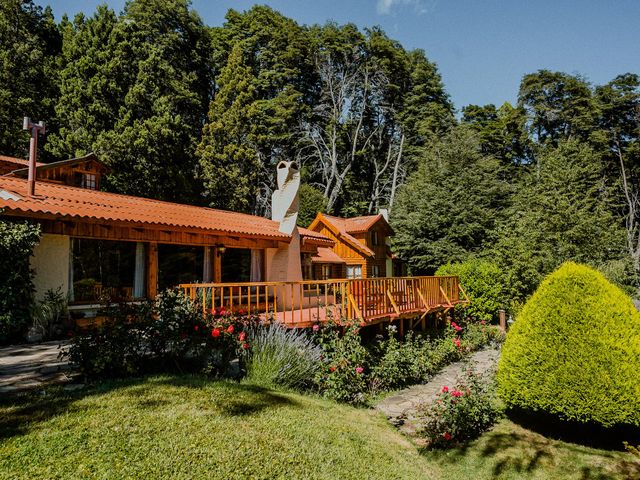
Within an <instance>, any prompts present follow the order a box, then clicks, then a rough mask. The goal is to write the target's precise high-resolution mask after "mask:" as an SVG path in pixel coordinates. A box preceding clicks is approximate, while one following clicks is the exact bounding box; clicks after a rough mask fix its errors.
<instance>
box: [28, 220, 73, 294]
mask: <svg viewBox="0 0 640 480" xmlns="http://www.w3.org/2000/svg"><path fill="white" fill-rule="evenodd" d="M70 255H71V239H70V237H68V236H66V235H52V234H48V233H45V234H43V235H42V238H41V239H40V243H39V244H38V245H36V247H35V248H34V249H33V256H32V257H31V268H32V269H33V270H34V273H35V278H34V284H35V287H36V299H38V300H41V299H42V297H43V296H44V293H45V292H46V291H47V290H49V289H52V290H56V289H57V288H58V287H61V288H62V292H63V293H64V294H65V295H67V293H68V292H69V256H70Z"/></svg>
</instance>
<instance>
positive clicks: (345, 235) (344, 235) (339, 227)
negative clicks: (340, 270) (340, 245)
mask: <svg viewBox="0 0 640 480" xmlns="http://www.w3.org/2000/svg"><path fill="white" fill-rule="evenodd" d="M345 220H346V219H345V218H340V217H332V216H330V215H324V214H322V213H318V215H317V216H316V218H315V220H314V221H313V222H312V223H311V225H309V229H311V230H315V229H316V228H318V226H319V225H320V224H321V223H322V224H323V225H325V226H326V227H327V228H328V229H329V230H331V231H332V232H333V234H334V235H335V236H336V237H338V238H341V239H343V240H344V241H345V242H346V243H348V244H349V245H351V246H352V247H353V248H355V249H356V250H357V251H359V252H360V253H362V254H363V255H364V256H366V257H373V256H375V253H374V251H373V250H371V249H370V248H369V247H367V246H366V245H365V244H364V243H362V242H360V241H359V240H358V239H357V238H355V237H354V236H353V235H351V234H350V233H349V232H348V231H347V228H348V224H347V222H345ZM354 233H355V232H354Z"/></svg>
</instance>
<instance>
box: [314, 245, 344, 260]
mask: <svg viewBox="0 0 640 480" xmlns="http://www.w3.org/2000/svg"><path fill="white" fill-rule="evenodd" d="M311 261H312V262H313V263H346V262H345V261H344V260H343V259H342V258H340V257H339V256H338V254H337V253H335V252H334V251H333V250H331V249H330V248H326V247H322V248H319V249H318V253H316V254H315V255H314V256H313V257H311Z"/></svg>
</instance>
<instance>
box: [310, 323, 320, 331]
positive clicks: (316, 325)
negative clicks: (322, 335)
mask: <svg viewBox="0 0 640 480" xmlns="http://www.w3.org/2000/svg"><path fill="white" fill-rule="evenodd" d="M312 330H313V331H314V332H317V331H319V330H320V325H318V324H317V323H316V324H315V325H314V326H313V327H312Z"/></svg>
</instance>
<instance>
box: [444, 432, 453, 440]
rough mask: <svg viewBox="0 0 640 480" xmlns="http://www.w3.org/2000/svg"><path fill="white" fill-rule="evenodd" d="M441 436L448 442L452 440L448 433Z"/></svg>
mask: <svg viewBox="0 0 640 480" xmlns="http://www.w3.org/2000/svg"><path fill="white" fill-rule="evenodd" d="M442 436H443V437H444V439H445V440H447V441H449V440H451V439H452V438H453V437H452V436H451V434H450V433H449V432H444V435H442Z"/></svg>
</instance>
